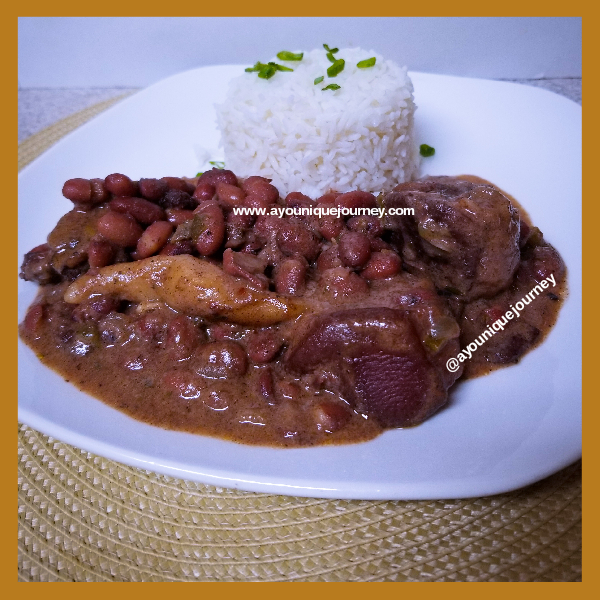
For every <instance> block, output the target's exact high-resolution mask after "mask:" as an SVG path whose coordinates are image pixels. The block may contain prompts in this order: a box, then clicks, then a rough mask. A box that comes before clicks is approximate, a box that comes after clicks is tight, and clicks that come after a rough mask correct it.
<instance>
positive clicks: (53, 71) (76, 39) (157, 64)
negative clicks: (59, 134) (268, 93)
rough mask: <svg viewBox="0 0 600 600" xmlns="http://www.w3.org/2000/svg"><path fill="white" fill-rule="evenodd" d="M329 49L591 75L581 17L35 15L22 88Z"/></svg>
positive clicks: (22, 53) (444, 65) (111, 80)
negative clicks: (585, 70)
mask: <svg viewBox="0 0 600 600" xmlns="http://www.w3.org/2000/svg"><path fill="white" fill-rule="evenodd" d="M323 42H326V43H328V44H330V45H332V44H334V45H337V46H350V45H352V46H362V47H364V48H370V49H371V48H372V49H374V50H377V51H378V52H380V53H381V54H383V55H384V56H386V58H391V59H393V60H395V61H396V62H398V63H401V64H405V65H407V66H408V68H409V69H410V70H413V71H426V72H433V73H447V74H454V75H465V76H473V77H485V78H493V79H499V78H505V79H516V78H522V79H526V78H542V77H547V78H555V77H580V76H581V19H580V18H577V17H571V18H563V17H560V18H549V17H540V18H538V17H535V18H504V17H501V18H499V17H482V18H479V17H473V18H462V17H460V18H459V17H457V18H454V17H451V18H448V17H441V18H437V17H423V18H417V17H398V18H383V17H382V18H380V17H373V18H370V17H356V18H354V17H335V18H324V17H306V18H302V17H281V18H278V17H191V18H170V17H169V18H167V17H157V18H151V17H144V18H138V17H131V18H126V17H123V18H122V17H114V18H104V17H102V18H99V17H81V18H63V17H25V18H20V19H19V86H20V88H70V87H72V88H77V87H119V86H123V87H128V88H133V87H143V86H147V85H149V84H151V83H153V82H155V81H157V80H159V79H161V78H163V77H166V76H168V75H171V74H173V73H177V72H179V71H183V70H186V69H191V68H194V67H198V66H202V65H210V64H228V63H229V64H232V63H242V64H243V63H248V64H250V63H254V62H255V61H256V60H259V59H261V60H266V59H267V58H269V57H271V56H273V55H274V54H275V53H276V52H278V51H279V50H282V49H289V50H295V49H311V48H314V47H319V46H320V45H321V44H322V43H323Z"/></svg>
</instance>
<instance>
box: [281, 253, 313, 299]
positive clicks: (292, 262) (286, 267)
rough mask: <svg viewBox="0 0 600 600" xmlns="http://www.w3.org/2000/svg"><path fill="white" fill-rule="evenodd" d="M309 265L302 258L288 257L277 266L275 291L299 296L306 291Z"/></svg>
mask: <svg viewBox="0 0 600 600" xmlns="http://www.w3.org/2000/svg"><path fill="white" fill-rule="evenodd" d="M307 268H308V265H307V263H306V261H305V260H303V259H300V258H287V259H285V260H284V261H282V262H281V264H280V265H279V266H278V267H277V271H276V273H275V291H276V292H277V293H278V294H289V295H291V296H298V295H300V294H301V293H302V292H303V291H304V287H305V284H306V270H307Z"/></svg>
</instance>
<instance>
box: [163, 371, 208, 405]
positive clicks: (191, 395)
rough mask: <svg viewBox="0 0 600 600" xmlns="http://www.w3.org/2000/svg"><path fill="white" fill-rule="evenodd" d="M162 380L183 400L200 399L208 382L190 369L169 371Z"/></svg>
mask: <svg viewBox="0 0 600 600" xmlns="http://www.w3.org/2000/svg"><path fill="white" fill-rule="evenodd" d="M162 381H163V383H164V384H165V386H167V388H171V389H172V390H173V391H174V392H175V393H176V394H177V396H179V398H182V399H183V400H198V399H199V398H200V396H202V393H203V391H204V390H205V389H206V382H205V381H204V380H203V379H202V378H201V377H198V375H196V374H195V373H191V372H190V371H169V372H168V373H166V374H165V375H163V378H162Z"/></svg>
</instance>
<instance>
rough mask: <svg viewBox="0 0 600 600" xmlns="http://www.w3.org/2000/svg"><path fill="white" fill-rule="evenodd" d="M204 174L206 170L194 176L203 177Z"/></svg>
mask: <svg viewBox="0 0 600 600" xmlns="http://www.w3.org/2000/svg"><path fill="white" fill-rule="evenodd" d="M202 175H204V171H198V172H197V173H196V175H194V177H201V176H202Z"/></svg>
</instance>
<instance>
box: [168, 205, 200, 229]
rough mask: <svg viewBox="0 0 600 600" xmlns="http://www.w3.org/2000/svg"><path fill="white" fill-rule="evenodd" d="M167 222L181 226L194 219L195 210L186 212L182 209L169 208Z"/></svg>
mask: <svg viewBox="0 0 600 600" xmlns="http://www.w3.org/2000/svg"><path fill="white" fill-rule="evenodd" d="M165 212H166V213H167V220H168V221H169V223H173V225H181V224H182V223H185V222H186V221H189V220H190V219H192V218H193V217H194V211H193V210H184V209H182V208H167V210H166V211H165Z"/></svg>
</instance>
